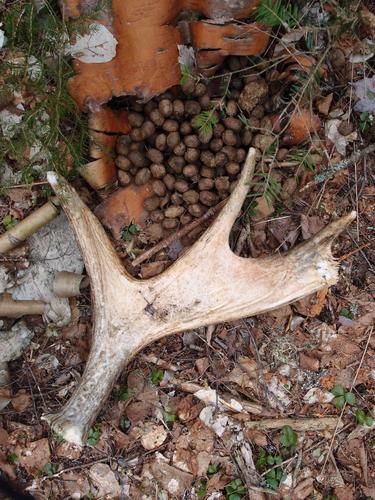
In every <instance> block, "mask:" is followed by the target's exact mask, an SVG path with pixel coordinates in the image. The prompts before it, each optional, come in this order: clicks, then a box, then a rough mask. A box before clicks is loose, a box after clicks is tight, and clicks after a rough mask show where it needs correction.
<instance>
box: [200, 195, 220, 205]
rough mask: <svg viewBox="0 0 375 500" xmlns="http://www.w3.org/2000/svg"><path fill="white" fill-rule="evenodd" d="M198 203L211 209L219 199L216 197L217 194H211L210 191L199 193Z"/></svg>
mask: <svg viewBox="0 0 375 500" xmlns="http://www.w3.org/2000/svg"><path fill="white" fill-rule="evenodd" d="M199 201H200V202H201V203H203V205H206V206H207V207H213V206H214V205H216V204H217V203H218V201H219V197H218V196H217V194H215V193H212V192H211V191H201V192H200V193H199Z"/></svg>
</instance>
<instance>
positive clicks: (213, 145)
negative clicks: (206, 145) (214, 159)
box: [210, 138, 223, 153]
mask: <svg viewBox="0 0 375 500" xmlns="http://www.w3.org/2000/svg"><path fill="white" fill-rule="evenodd" d="M222 147H223V141H222V140H221V139H219V138H215V139H212V140H211V142H210V149H211V151H213V152H214V153H218V152H219V151H220V150H221V148H222Z"/></svg>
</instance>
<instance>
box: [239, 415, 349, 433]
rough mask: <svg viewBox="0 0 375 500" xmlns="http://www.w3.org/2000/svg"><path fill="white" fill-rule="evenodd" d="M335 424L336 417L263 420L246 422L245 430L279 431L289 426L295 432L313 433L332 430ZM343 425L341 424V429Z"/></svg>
mask: <svg viewBox="0 0 375 500" xmlns="http://www.w3.org/2000/svg"><path fill="white" fill-rule="evenodd" d="M336 424H337V417H323V418H269V419H265V420H255V421H252V422H246V423H245V427H246V428H247V429H258V430H271V429H281V428H282V427H284V425H289V426H290V427H292V428H293V429H294V430H295V431H305V432H315V431H322V430H329V431H331V430H334V429H335V427H336ZM343 425H344V424H343V423H342V422H341V426H340V427H342V426H343Z"/></svg>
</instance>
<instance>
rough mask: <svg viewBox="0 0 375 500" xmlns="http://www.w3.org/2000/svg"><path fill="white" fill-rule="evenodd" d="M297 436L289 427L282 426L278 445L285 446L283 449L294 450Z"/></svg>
mask: <svg viewBox="0 0 375 500" xmlns="http://www.w3.org/2000/svg"><path fill="white" fill-rule="evenodd" d="M297 440H298V435H297V433H296V432H295V431H294V430H293V429H292V428H291V427H290V425H284V427H283V428H282V429H281V436H280V444H281V445H282V446H285V448H294V447H295V446H296V444H297Z"/></svg>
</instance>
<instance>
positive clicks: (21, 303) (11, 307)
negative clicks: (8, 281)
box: [0, 293, 46, 318]
mask: <svg viewBox="0 0 375 500" xmlns="http://www.w3.org/2000/svg"><path fill="white" fill-rule="evenodd" d="M45 309H46V304H45V303H44V302H42V301H41V300H13V298H12V295H11V294H10V293H3V294H0V317H3V318H20V317H21V316H27V315H29V314H44V312H45Z"/></svg>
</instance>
